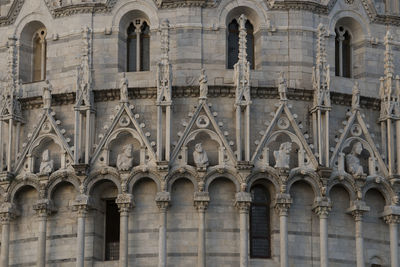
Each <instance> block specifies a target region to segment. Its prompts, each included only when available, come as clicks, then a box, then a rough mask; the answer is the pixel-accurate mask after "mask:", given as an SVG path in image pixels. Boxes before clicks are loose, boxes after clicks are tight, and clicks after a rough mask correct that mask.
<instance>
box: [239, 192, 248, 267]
mask: <svg viewBox="0 0 400 267" xmlns="http://www.w3.org/2000/svg"><path fill="white" fill-rule="evenodd" d="M250 204H251V195H250V193H247V192H239V193H236V202H235V206H236V208H238V210H239V214H240V267H247V266H248V261H249V225H248V222H249V209H250Z"/></svg>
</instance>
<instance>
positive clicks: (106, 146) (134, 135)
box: [104, 128, 144, 150]
mask: <svg viewBox="0 0 400 267" xmlns="http://www.w3.org/2000/svg"><path fill="white" fill-rule="evenodd" d="M123 132H127V133H129V134H130V135H131V136H132V138H133V139H136V140H137V141H138V142H139V143H140V146H141V147H143V146H144V143H143V139H142V138H141V136H140V134H139V133H138V132H137V131H136V130H134V129H132V128H119V129H117V130H115V131H114V132H113V133H112V134H110V136H109V137H108V138H107V140H106V142H105V144H104V149H107V150H108V149H110V148H109V146H110V144H111V143H112V142H113V141H115V140H116V139H117V137H118V135H119V134H121V133H123Z"/></svg>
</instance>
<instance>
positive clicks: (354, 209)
mask: <svg viewBox="0 0 400 267" xmlns="http://www.w3.org/2000/svg"><path fill="white" fill-rule="evenodd" d="M348 211H349V212H350V213H351V214H352V215H353V217H354V220H355V232H356V255H357V267H365V258H364V237H363V223H362V217H363V214H364V212H368V211H369V207H368V206H366V204H365V203H364V202H363V201H360V200H356V201H354V202H353V205H352V206H351V207H350V209H349V210H348Z"/></svg>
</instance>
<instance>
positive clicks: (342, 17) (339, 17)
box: [329, 10, 371, 41]
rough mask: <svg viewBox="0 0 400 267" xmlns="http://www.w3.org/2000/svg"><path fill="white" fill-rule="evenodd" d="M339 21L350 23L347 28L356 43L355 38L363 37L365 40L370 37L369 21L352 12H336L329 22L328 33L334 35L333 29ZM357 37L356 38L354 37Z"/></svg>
mask: <svg viewBox="0 0 400 267" xmlns="http://www.w3.org/2000/svg"><path fill="white" fill-rule="evenodd" d="M339 21H342V22H343V23H345V22H352V23H350V24H349V25H348V26H347V27H348V28H349V29H350V30H351V32H352V34H353V36H354V37H355V40H356V41H358V38H357V37H364V38H363V39H367V38H368V37H369V36H371V30H370V27H369V20H367V19H365V18H363V17H362V16H361V15H360V14H358V13H357V12H355V11H352V10H340V11H338V12H336V13H335V14H334V15H333V16H332V17H331V19H330V21H329V32H331V33H334V32H335V27H336V25H337V24H338V22H339ZM354 23H357V25H358V26H359V28H358V29H356V28H355V25H354ZM355 35H358V36H355Z"/></svg>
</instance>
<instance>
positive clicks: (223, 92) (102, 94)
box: [20, 86, 380, 110]
mask: <svg viewBox="0 0 400 267" xmlns="http://www.w3.org/2000/svg"><path fill="white" fill-rule="evenodd" d="M93 92H94V101H95V102H107V101H115V100H119V89H108V90H94V91H93ZM172 92H173V93H172V97H173V98H184V97H199V87H198V86H176V87H173V88H172ZM208 96H209V97H210V98H212V97H227V98H234V97H235V87H233V86H209V87H208ZM156 97H157V88H155V87H145V88H129V98H130V99H156ZM287 97H288V98H289V99H290V100H300V101H307V102H311V101H312V99H313V91H312V90H306V89H293V88H289V89H288V94H287ZM251 98H254V99H278V91H277V88H276V87H252V88H251ZM331 101H332V104H336V105H343V106H351V94H343V93H338V92H331ZM20 102H21V106H22V109H23V110H31V109H37V108H41V107H42V104H43V101H42V97H41V96H36V97H29V98H21V99H20ZM74 102H75V92H71V93H62V94H53V95H52V106H62V105H72V104H74ZM360 105H361V107H362V108H365V109H372V110H379V109H380V100H379V99H378V98H373V97H366V96H361V101H360Z"/></svg>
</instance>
